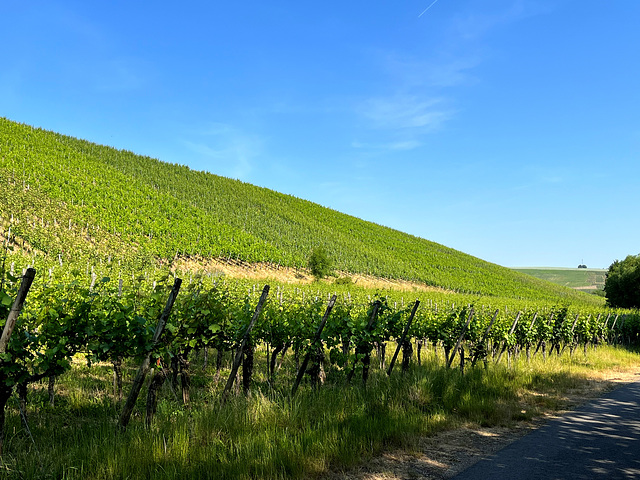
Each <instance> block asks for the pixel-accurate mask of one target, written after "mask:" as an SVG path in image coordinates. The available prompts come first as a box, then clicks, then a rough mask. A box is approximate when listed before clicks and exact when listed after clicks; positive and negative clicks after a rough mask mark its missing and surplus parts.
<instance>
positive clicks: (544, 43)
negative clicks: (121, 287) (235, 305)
mask: <svg viewBox="0 0 640 480" xmlns="http://www.w3.org/2000/svg"><path fill="white" fill-rule="evenodd" d="M0 23H1V25H2V28H0V41H1V42H2V45H3V46H4V48H3V49H2V50H1V51H0V59H1V61H0V115H1V116H4V117H7V118H9V119H11V120H15V121H19V122H22V123H27V124H31V125H35V126H39V127H43V128H46V129H48V130H54V131H57V132H60V133H64V134H68V135H72V136H75V137H80V138H85V139H88V140H91V141H95V142H98V143H102V144H107V145H112V146H115V147H117V148H123V149H127V150H131V151H134V152H136V153H139V154H143V155H148V156H151V157H155V158H159V159H161V160H164V161H168V162H172V163H180V164H186V165H189V166H190V167H191V168H194V169H197V170H208V171H210V172H212V173H216V174H219V175H224V176H228V177H233V178H238V179H241V180H243V181H246V182H249V183H252V184H256V185H260V186H264V187H268V188H271V189H274V190H278V191H281V192H284V193H288V194H292V195H295V196H297V197H301V198H305V199H308V200H311V201H314V202H317V203H320V204H322V205H325V206H328V207H331V208H334V209H336V210H339V211H342V212H345V213H349V214H352V215H355V216H358V217H361V218H363V219H366V220H370V221H374V222H376V223H379V224H382V225H387V226H390V227H393V228H396V229H398V230H402V231H405V232H409V233H412V234H414V235H418V236H421V237H424V238H427V239H429V240H433V241H436V242H439V243H442V244H444V245H447V246H449V247H453V248H456V249H458V250H461V251H464V252H466V253H470V254H472V255H475V256H477V257H480V258H483V259H485V260H488V261H491V262H494V263H498V264H500V265H505V266H558V267H560V266H566V267H575V266H577V265H578V264H579V263H582V262H584V263H586V264H587V265H588V266H589V267H599V268H607V267H608V266H609V264H610V263H611V262H612V261H613V260H615V259H622V258H624V257H626V256H627V255H629V254H634V255H635V254H638V253H640V242H639V239H640V221H639V218H638V217H639V215H638V206H639V205H640V188H639V186H640V185H639V183H640V182H639V180H640V161H639V159H640V155H639V154H640V28H639V25H640V2H639V1H637V0H616V1H597V0H587V1H584V0H583V1H573V0H566V1H563V0H557V1H546V0H538V1H527V0H521V1H517V0H436V1H435V2H433V0H427V1H424V0H400V1H370V0H369V1H360V0H357V1H356V0H354V1H341V2H335V1H325V2H313V3H312V2H293V1H287V2H284V1H277V0H276V1H270V2H255V1H253V0H248V1H244V2H208V1H191V2H183V3H176V2H166V1H164V0H160V1H155V2H135V1H133V2H132V1H126V2H125V1H119V0H114V1H109V2H106V1H91V2H87V1H55V0H48V1H37V0H35V1H29V2H24V1H22V0H21V1H15V0H4V1H3V6H2V19H1V20H0Z"/></svg>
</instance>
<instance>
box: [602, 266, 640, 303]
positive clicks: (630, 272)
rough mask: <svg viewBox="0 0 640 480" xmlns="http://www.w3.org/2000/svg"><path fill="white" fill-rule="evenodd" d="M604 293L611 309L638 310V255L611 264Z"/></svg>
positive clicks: (639, 292) (639, 294)
mask: <svg viewBox="0 0 640 480" xmlns="http://www.w3.org/2000/svg"><path fill="white" fill-rule="evenodd" d="M604 291H605V293H606V296H607V304H608V305H609V306H611V307H618V308H640V254H639V255H629V256H628V257H627V258H625V259H624V260H622V261H619V260H616V261H615V262H613V263H612V264H611V266H610V267H609V271H608V272H607V278H606V280H605V283H604Z"/></svg>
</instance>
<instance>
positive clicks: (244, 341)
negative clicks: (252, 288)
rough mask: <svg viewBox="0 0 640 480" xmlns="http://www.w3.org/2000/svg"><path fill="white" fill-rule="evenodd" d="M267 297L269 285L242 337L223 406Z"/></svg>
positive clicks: (225, 390)
mask: <svg viewBox="0 0 640 480" xmlns="http://www.w3.org/2000/svg"><path fill="white" fill-rule="evenodd" d="M267 295H269V285H265V286H264V288H263V289H262V295H260V300H258V305H256V310H255V312H253V317H251V321H250V322H249V326H248V327H247V331H246V332H245V333H244V336H243V337H242V341H241V342H240V346H239V347H238V351H237V352H236V357H235V359H234V360H233V366H232V367H231V373H230V374H229V378H228V380H227V384H226V385H225V387H224V390H223V392H222V398H221V400H220V402H221V404H222V405H224V403H225V402H226V401H227V397H228V395H229V391H230V390H231V387H232V386H233V382H234V381H235V378H236V374H237V373H238V369H239V368H240V363H241V362H242V352H243V351H244V347H245V345H246V344H247V342H248V341H249V335H251V330H253V326H254V325H255V323H256V320H257V319H258V316H259V315H260V312H261V311H262V307H263V306H264V302H266V301H267Z"/></svg>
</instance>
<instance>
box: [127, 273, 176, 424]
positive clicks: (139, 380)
mask: <svg viewBox="0 0 640 480" xmlns="http://www.w3.org/2000/svg"><path fill="white" fill-rule="evenodd" d="M180 285H182V280H181V279H180V278H176V280H175V282H174V283H173V288H172V289H171V293H170V294H169V298H168V300H167V304H166V305H165V307H164V310H163V312H162V315H160V318H159V319H158V325H157V326H156V331H155V332H154V334H153V338H152V340H151V349H150V350H149V352H148V353H147V355H146V356H145V357H144V359H143V360H142V364H141V365H140V368H139V369H138V373H137V374H136V378H135V379H134V380H133V385H131V392H129V396H128V397H127V401H126V403H125V404H124V408H123V409H122V413H121V414H120V420H119V422H118V423H119V424H120V426H121V427H122V428H127V425H128V424H129V420H130V419H131V413H132V412H133V408H134V407H135V405H136V400H137V399H138V395H140V390H141V389H142V384H143V383H144V379H145V378H146V376H147V373H149V368H150V365H151V354H152V352H153V349H154V348H155V346H156V345H157V344H158V342H159V341H160V336H161V335H162V332H163V331H164V327H165V325H166V324H167V320H168V319H169V315H170V314H171V309H172V308H173V304H174V302H175V301H176V297H177V296H178V292H179V291H180Z"/></svg>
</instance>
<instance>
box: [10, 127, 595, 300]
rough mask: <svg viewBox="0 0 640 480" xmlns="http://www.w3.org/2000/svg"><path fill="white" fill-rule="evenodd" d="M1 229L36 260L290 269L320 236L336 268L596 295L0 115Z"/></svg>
mask: <svg viewBox="0 0 640 480" xmlns="http://www.w3.org/2000/svg"><path fill="white" fill-rule="evenodd" d="M0 236H2V240H6V239H7V238H10V239H11V241H12V242H13V244H15V245H16V246H17V247H19V248H17V249H16V254H17V253H18V252H21V253H22V254H24V255H27V256H28V257H29V258H30V260H29V262H28V263H31V264H32V265H35V266H40V268H45V269H48V268H50V267H52V266H58V265H63V266H64V268H69V265H71V266H72V268H84V267H85V266H86V265H89V266H90V267H93V266H95V267H97V266H99V265H100V264H107V263H111V262H114V263H116V264H119V265H121V266H122V268H127V269H130V270H139V269H141V268H142V269H148V268H151V267H156V266H158V265H162V264H166V263H167V262H171V261H172V260H173V259H175V258H178V257H180V258H196V259H197V258H205V259H206V258H217V259H224V260H238V261H243V262H248V263H254V262H263V263H268V264H270V265H276V266H289V267H294V268H300V267H303V266H305V265H306V263H307V258H308V256H309V253H310V252H311V250H312V249H313V248H314V247H316V246H322V247H324V249H325V251H327V252H328V253H329V255H330V256H331V258H332V260H333V261H334V265H335V267H336V268H337V269H338V270H340V271H343V272H350V273H361V274H368V275H375V276H379V277H384V278H390V279H393V278H397V279H405V280H410V281H416V282H420V283H423V284H426V285H432V286H438V287H442V288H445V289H447V290H451V291H455V292H462V293H474V294H481V295H492V296H506V297H512V298H528V299H541V298H547V299H548V300H550V301H555V300H556V299H557V298H559V297H562V298H565V299H567V300H568V301H582V302H591V303H592V304H594V305H602V304H603V302H602V299H598V298H595V297H590V296H588V295H584V294H581V293H577V292H575V291H573V290H571V289H567V288H562V287H559V286H557V285H553V284H551V283H549V282H544V281H540V280H538V279H535V278H532V277H530V276H528V275H523V274H520V273H517V272H514V271H512V270H510V269H507V268H504V267H500V266H498V265H495V264H491V263H488V262H485V261H482V260H480V259H478V258H475V257H472V256H470V255H466V254H464V253H461V252H458V251H455V250H453V249H450V248H447V247H445V246H443V245H439V244H436V243H433V242H430V241H428V240H425V239H422V238H418V237H414V236H412V235H408V234H405V233H402V232H399V231H396V230H392V229H390V228H386V227H383V226H380V225H376V224H374V223H371V222H366V221H364V220H361V219H358V218H355V217H352V216H349V215H345V214H342V213H339V212H336V211H334V210H331V209H328V208H324V207H321V206H320V205H317V204H314V203H311V202H308V201H305V200H301V199H298V198H295V197H292V196H288V195H284V194H281V193H278V192H274V191H272V190H268V189H265V188H259V187H255V186H252V185H249V184H245V183H242V182H240V181H236V180H231V179H228V178H223V177H219V176H216V175H213V174H210V173H206V172H198V171H193V170H190V169H189V168H188V167H184V166H180V165H172V164H166V163H163V162H160V161H158V160H154V159H151V158H148V157H142V156H139V155H135V154H133V153H131V152H127V151H122V150H116V149H113V148H109V147H104V146H100V145H95V144H92V143H89V142H86V141H82V140H78V139H75V138H71V137H67V136H64V135H60V134H57V133H52V132H48V131H44V130H41V129H35V128H33V127H30V126H27V125H22V124H18V123H15V122H11V121H9V120H6V119H1V118H0Z"/></svg>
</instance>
